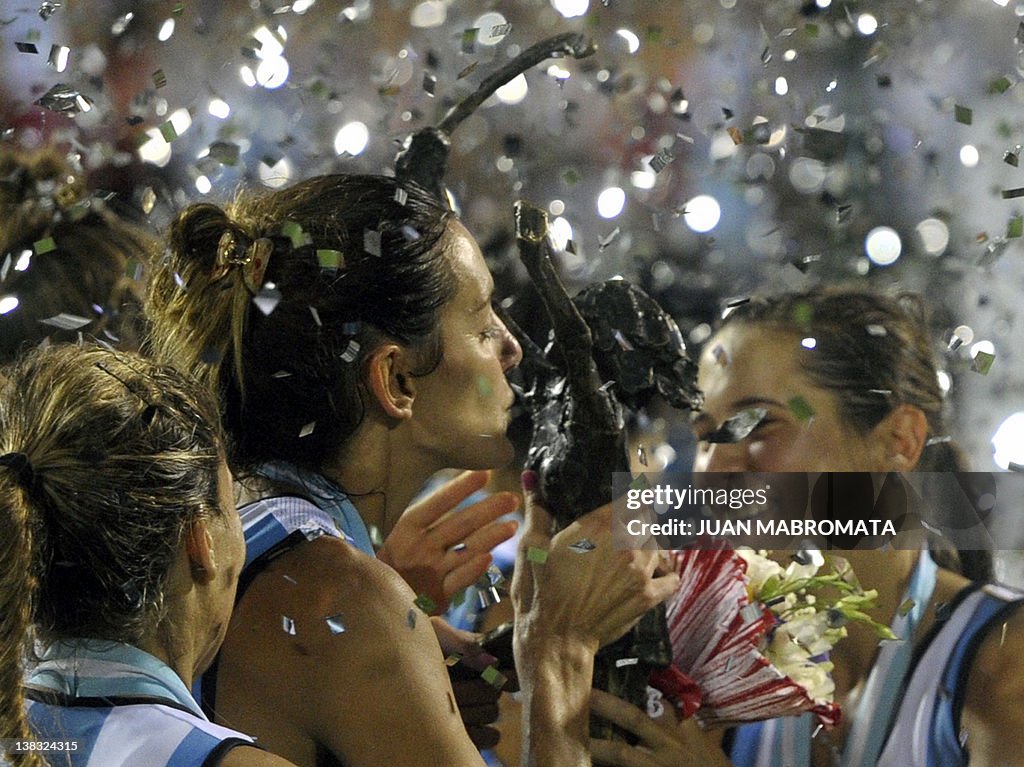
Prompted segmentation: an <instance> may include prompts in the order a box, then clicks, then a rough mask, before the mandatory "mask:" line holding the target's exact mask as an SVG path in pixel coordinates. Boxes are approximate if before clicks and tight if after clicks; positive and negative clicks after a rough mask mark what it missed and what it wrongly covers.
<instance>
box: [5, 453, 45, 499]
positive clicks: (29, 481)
mask: <svg viewBox="0 0 1024 767" xmlns="http://www.w3.org/2000/svg"><path fill="white" fill-rule="evenodd" d="M0 466H6V467H7V468H8V469H10V470H11V471H13V472H14V476H15V479H17V481H18V484H19V485H21V487H22V488H24V489H25V490H28V491H29V492H31V491H32V490H34V489H35V486H36V479H37V477H36V472H35V470H34V469H33V468H32V462H31V461H30V460H29V459H28V456H27V455H25V454H24V453H4V454H3V455H0Z"/></svg>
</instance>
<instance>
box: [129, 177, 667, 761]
mask: <svg viewBox="0 0 1024 767" xmlns="http://www.w3.org/2000/svg"><path fill="white" fill-rule="evenodd" d="M493 291H494V281H493V279H492V277H491V274H490V272H489V271H488V269H487V266H486V265H485V263H484V260H483V256H482V254H481V252H480V248H479V246H478V245H477V243H476V241H475V240H474V239H473V238H472V236H471V235H470V234H469V232H468V231H467V230H466V229H465V227H464V226H463V225H462V224H461V223H460V222H459V221H458V220H457V218H456V217H455V216H454V214H452V212H451V211H449V210H447V209H446V208H444V207H443V206H442V205H441V204H440V203H439V202H438V201H437V200H436V199H435V198H434V197H433V196H432V195H431V194H430V193H428V192H427V191H426V190H424V189H422V188H420V187H418V186H416V185H415V184H412V183H406V184H401V183H400V182H398V181H396V180H395V179H393V178H387V177H383V176H355V175H334V176H322V177H316V178H312V179H309V180H307V181H304V182H301V183H299V184H296V185H294V186H292V187H290V188H287V189H283V190H279V191H276V192H271V193H265V194H262V195H243V196H241V197H240V198H239V199H238V200H237V201H236V202H235V203H233V204H232V205H230V206H228V207H227V208H226V209H221V208H220V207H218V206H214V205H209V204H202V205H195V206H192V207H190V208H188V209H186V210H185V211H184V212H183V213H182V214H181V215H180V216H179V218H178V220H177V221H176V222H175V224H174V225H173V227H172V229H171V233H170V249H169V256H168V259H167V261H166V263H165V264H163V265H162V266H161V268H160V269H159V271H158V273H157V274H156V275H155V277H154V279H153V281H152V283H151V286H150V289H149V296H148V310H149V314H150V316H151V318H152V320H153V323H154V336H153V342H152V348H153V350H154V352H155V353H156V354H157V355H158V357H159V358H161V359H163V360H166V361H168V362H171V363H173V364H175V365H177V366H180V367H181V368H182V369H183V370H185V371H187V372H188V373H189V374H190V375H192V376H194V377H196V378H198V379H199V380H201V381H203V382H204V383H206V384H207V385H208V386H209V387H210V388H211V390H213V391H216V392H217V394H218V395H219V397H220V401H221V408H222V413H223V419H224V424H225V428H226V430H227V432H228V434H229V435H230V437H231V440H232V444H233V447H234V452H233V462H234V467H235V468H236V469H238V470H239V472H240V473H241V474H242V475H243V476H244V477H245V479H244V483H243V484H244V487H245V498H244V499H243V505H242V507H241V514H242V519H243V525H244V528H245V534H246V541H247V553H248V561H247V566H246V570H245V572H244V573H243V576H242V584H243V593H242V594H241V596H240V598H239V601H238V605H237V610H236V615H235V618H234V620H233V622H232V626H231V628H230V630H229V632H228V638H227V641H226V643H225V645H224V648H223V650H222V652H221V655H220V658H219V661H218V665H217V667H216V669H215V671H214V672H212V673H211V674H208V675H207V677H206V678H205V679H204V685H203V696H204V700H205V701H206V702H207V703H208V704H210V705H212V707H213V710H214V712H215V714H216V716H217V717H218V718H219V719H220V720H222V721H225V722H232V723H235V724H237V725H239V726H243V727H249V728H251V729H252V730H253V731H254V732H256V733H257V734H258V736H259V738H260V742H261V743H263V744H265V745H267V746H268V747H269V748H270V749H272V750H274V751H276V752H278V753H280V754H282V755H285V756H287V757H288V758H290V759H292V760H293V761H295V762H296V763H297V764H301V765H304V766H306V767H312V766H313V765H329V764H336V763H339V762H341V763H344V764H347V765H350V767H364V766H366V765H388V767H390V765H395V764H402V765H434V764H450V765H479V764H481V763H482V762H481V758H480V755H479V753H478V752H477V750H476V748H475V747H474V745H473V742H472V741H471V740H470V738H469V737H468V736H467V731H466V728H465V726H463V723H462V721H460V715H459V712H458V710H457V707H456V705H455V701H454V699H453V698H452V688H451V685H450V683H449V680H448V675H447V673H446V669H445V665H444V663H443V656H442V654H441V653H440V651H439V647H438V638H437V636H435V632H434V631H431V629H430V628H429V626H430V621H427V620H425V619H424V618H423V613H424V612H426V613H433V612H435V611H436V610H437V609H438V608H440V607H443V605H444V604H445V603H446V602H447V601H448V600H449V599H450V598H451V596H452V595H453V594H454V593H455V592H456V591H457V590H458V589H459V588H461V587H464V586H466V585H469V584H470V583H472V582H473V581H474V580H476V578H477V577H478V576H480V575H481V574H482V573H483V572H484V569H485V568H486V566H487V564H488V562H489V554H488V553H487V552H489V550H490V549H491V548H492V547H493V546H494V545H495V544H496V543H498V542H500V541H501V540H504V539H506V538H507V537H508V536H510V535H511V534H512V532H513V531H514V523H499V522H495V520H497V519H498V517H500V516H502V515H504V514H506V513H508V512H510V511H512V510H514V508H515V506H516V502H517V501H516V498H515V496H514V495H513V494H511V493H499V494H496V495H494V496H491V497H490V498H489V499H487V500H485V501H482V502H481V503H480V504H477V505H476V506H475V507H472V508H470V509H467V510H464V511H461V512H459V513H457V514H451V515H447V514H446V512H447V511H448V510H449V509H450V508H451V507H452V506H453V505H454V504H455V502H457V501H458V500H459V499H460V498H461V497H464V496H465V495H468V493H469V492H472V491H473V490H476V489H478V488H479V487H480V486H481V485H482V483H483V481H484V480H485V479H486V473H484V472H476V473H471V474H468V475H465V476H463V477H461V478H460V479H457V480H455V482H454V483H453V484H452V485H449V486H448V487H447V488H445V489H443V490H442V491H440V494H439V495H437V496H434V497H432V499H430V500H428V501H426V502H425V503H424V504H418V505H417V506H415V507H413V508H411V509H409V510H408V511H406V507H407V506H408V505H409V503H410V501H411V500H412V499H413V497H414V495H415V494H416V493H417V492H418V491H419V489H420V488H421V487H422V486H423V484H424V483H425V482H426V481H427V479H428V478H429V477H430V476H431V475H433V474H434V473H435V472H437V471H439V470H441V469H445V468H461V469H489V468H492V467H497V466H501V465H503V464H504V463H506V462H508V461H509V460H510V459H511V457H512V453H513V450H512V445H511V443H510V442H509V440H508V438H507V437H506V434H505V431H506V428H507V426H508V422H509V409H510V407H511V405H512V401H513V395H512V391H511V389H510V387H509V385H508V383H507V381H506V379H505V374H506V372H507V371H508V370H509V369H511V368H512V367H513V366H515V365H516V364H517V363H518V362H519V360H520V357H521V350H520V348H519V344H518V342H517V341H516V340H515V338H514V337H513V336H512V335H511V334H510V333H509V331H508V329H507V328H506V327H505V325H504V324H503V323H502V321H501V320H500V319H499V318H498V317H497V315H496V314H495V312H494V309H493V308H492V303H491V302H492V298H493V296H492V294H493ZM532 482H533V478H532V475H527V477H526V480H525V483H524V486H526V484H528V486H527V491H528V493H527V494H528V495H530V491H532V489H533V486H532ZM527 506H528V508H527V529H526V531H525V533H524V536H523V540H524V543H523V545H522V547H521V550H520V562H519V566H518V567H517V581H516V583H515V584H514V588H513V601H514V602H515V604H516V607H517V613H518V618H519V622H518V624H517V631H516V636H515V647H516V654H517V670H518V673H519V681H520V684H521V686H522V691H523V695H524V697H525V699H526V703H525V710H526V716H525V720H526V724H525V728H524V732H525V733H527V736H526V738H525V740H526V747H527V749H528V752H529V754H530V758H532V759H534V760H535V763H537V764H559V765H566V766H567V767H569V766H570V765H579V764H586V763H589V756H588V754H587V736H586V732H587V730H586V705H587V700H588V696H589V689H590V681H591V669H592V660H593V654H594V652H596V650H597V648H598V646H599V645H600V644H604V643H607V642H608V641H611V640H612V639H614V638H616V637H617V636H620V635H621V634H622V633H624V632H625V630H626V629H627V628H628V627H629V626H630V625H632V623H634V622H635V620H636V619H637V618H638V617H639V616H640V615H641V614H642V613H643V612H644V610H646V609H648V608H650V607H651V606H653V605H654V604H656V603H658V602H660V601H661V600H662V599H663V598H664V596H665V595H666V594H667V593H668V591H669V590H670V589H671V587H672V584H673V583H674V582H675V576H674V575H662V576H658V577H652V575H653V574H654V572H655V569H656V568H657V567H658V563H659V558H658V557H657V556H656V554H652V553H649V552H616V551H613V550H612V547H611V537H610V507H605V508H602V509H599V510H597V511H594V512H592V513H591V514H589V515H587V516H586V517H584V518H583V519H582V520H581V521H580V523H579V524H577V525H575V526H573V527H571V528H568V529H567V530H565V531H563V532H561V533H559V534H558V535H557V536H555V537H554V538H552V537H551V535H550V530H551V525H550V518H549V517H548V516H547V514H546V512H545V511H544V510H543V509H541V508H540V507H539V506H538V505H537V504H529V503H528V505H527ZM442 515H444V516H442ZM374 529H376V530H377V531H379V533H380V534H381V535H382V537H383V539H384V543H383V547H382V548H381V549H380V551H379V552H376V557H375V556H374V554H375V552H374V546H373V543H372V541H373V535H372V532H371V531H373V530H374ZM583 537H586V538H588V539H589V540H591V541H592V542H593V543H595V545H596V546H597V549H596V551H594V552H591V553H590V554H588V555H587V556H578V555H576V554H574V553H573V552H572V550H571V549H569V548H568V547H569V545H570V544H571V543H573V542H576V541H579V540H580V539H581V538H583ZM385 563H387V564H385ZM388 565H393V567H394V568H395V569H394V570H392V569H391V568H390V567H388ZM396 570H397V574H396V572H395V571H396ZM399 575H401V577H399ZM403 579H404V581H403ZM438 630H439V633H442V632H444V629H443V626H438ZM447 632H449V633H450V632H451V629H447ZM463 651H464V652H465V651H468V652H469V655H467V657H466V658H464V659H463V660H462V661H461V662H462V663H467V662H475V663H477V664H478V665H481V666H486V665H487V661H488V660H493V659H487V658H485V657H484V656H482V655H481V653H480V650H479V648H473V647H468V646H465V645H464V646H463ZM474 656H475V657H474ZM454 659H455V658H453V660H454ZM496 673H497V672H496V670H495V669H494V668H493V667H492V668H490V669H489V670H484V674H485V678H488V679H490V680H491V681H494V682H495V683H496V686H499V687H500V686H501V682H502V679H501V678H500V676H497V677H496V676H495V674H496ZM212 696H215V697H212ZM490 719H493V713H492V714H491V715H490ZM490 719H488V718H487V717H486V716H485V717H483V718H482V719H481V720H480V721H489V720H490ZM469 723H470V724H472V721H470V722H469Z"/></svg>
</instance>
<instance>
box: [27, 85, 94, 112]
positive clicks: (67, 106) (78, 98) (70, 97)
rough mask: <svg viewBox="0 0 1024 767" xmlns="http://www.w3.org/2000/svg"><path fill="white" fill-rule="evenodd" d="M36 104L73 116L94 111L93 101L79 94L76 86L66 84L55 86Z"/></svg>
mask: <svg viewBox="0 0 1024 767" xmlns="http://www.w3.org/2000/svg"><path fill="white" fill-rule="evenodd" d="M36 104H38V105H39V106H41V107H43V108H44V109H49V110H50V111H51V112H60V113H61V114H66V115H71V116H74V115H77V114H80V113H82V112H88V111H89V110H90V109H92V101H91V100H90V99H89V98H88V97H87V96H84V95H82V94H81V93H79V91H78V89H77V88H75V87H74V86H72V85H67V84H65V83H58V84H57V85H54V86H53V87H52V88H50V90H48V91H47V92H46V93H44V94H43V95H42V96H40V97H39V98H38V99H37V100H36Z"/></svg>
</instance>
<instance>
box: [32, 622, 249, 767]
mask: <svg viewBox="0 0 1024 767" xmlns="http://www.w3.org/2000/svg"><path fill="white" fill-rule="evenodd" d="M25 694H26V698H27V699H28V700H27V703H26V708H27V712H28V718H29V722H30V724H31V726H32V730H33V732H34V733H35V734H36V738H37V739H38V740H60V741H69V742H73V743H74V744H75V746H76V748H75V750H74V751H63V752H50V753H48V754H47V759H48V760H49V763H50V765H51V766H52V767H213V765H216V764H218V763H219V762H220V760H221V758H223V756H224V754H226V753H227V752H228V751H229V750H231V749H232V748H234V747H236V746H240V745H253V739H252V738H250V737H248V736H247V735H243V734H242V733H240V732H236V731H235V730H231V729H228V728H227V727H221V726H220V725H216V724H213V723H212V722H210V721H209V720H208V719H207V718H206V716H205V715H204V714H203V712H202V710H201V709H200V708H199V706H198V705H197V704H196V702H195V700H193V698H192V696H191V695H190V694H189V691H188V688H187V687H186V686H185V683H184V682H183V681H182V680H181V678H180V677H179V676H178V675H177V674H176V673H175V672H174V671H173V670H171V669H170V668H169V667H168V666H167V665H166V664H165V663H163V661H161V660H160V659H158V658H156V657H154V656H152V655H150V654H149V653H147V652H144V651H142V650H140V649H138V648H137V647H132V646H130V645H126V644H121V643H119V642H110V641H103V640H95V639H93V640H84V639H80V640H66V641H61V642H57V643H55V644H54V645H52V646H50V647H49V648H48V649H47V651H46V652H45V654H44V655H43V657H42V660H41V662H40V663H39V664H38V665H36V666H35V667H33V668H32V669H31V671H30V672H29V674H28V678H27V680H26V683H25Z"/></svg>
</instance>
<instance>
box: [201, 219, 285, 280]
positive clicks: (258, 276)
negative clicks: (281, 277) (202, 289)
mask: <svg viewBox="0 0 1024 767" xmlns="http://www.w3.org/2000/svg"><path fill="white" fill-rule="evenodd" d="M273 250H274V243H273V242H272V241H271V240H270V239H269V238H267V237H260V238H259V239H258V240H254V241H253V242H251V243H250V244H249V246H248V247H246V248H245V249H244V250H243V249H242V247H241V245H240V244H239V242H238V240H237V238H236V237H235V233H234V232H233V231H232V230H230V229H228V230H226V231H225V232H224V234H222V235H221V236H220V241H219V242H218V243H217V260H216V263H215V265H214V269H213V279H212V280H211V281H212V282H217V281H218V280H222V279H224V277H226V276H227V275H228V272H230V271H231V269H232V268H233V267H236V266H238V267H241V269H242V281H243V282H244V283H245V287H246V289H247V290H248V291H249V292H250V293H252V294H253V295H256V294H257V293H258V292H259V290H260V288H261V287H263V275H264V274H265V273H266V271H267V264H268V263H269V262H270V254H271V253H272V252H273Z"/></svg>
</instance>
